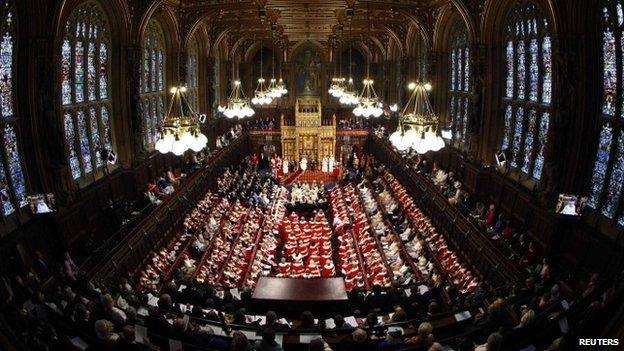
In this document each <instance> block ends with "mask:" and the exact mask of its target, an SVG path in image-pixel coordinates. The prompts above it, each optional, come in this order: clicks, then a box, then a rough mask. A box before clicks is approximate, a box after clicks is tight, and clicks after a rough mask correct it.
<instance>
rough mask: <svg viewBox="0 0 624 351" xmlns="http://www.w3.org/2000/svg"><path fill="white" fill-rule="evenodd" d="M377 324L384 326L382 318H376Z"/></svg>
mask: <svg viewBox="0 0 624 351" xmlns="http://www.w3.org/2000/svg"><path fill="white" fill-rule="evenodd" d="M377 324H384V322H383V317H381V316H379V317H377Z"/></svg>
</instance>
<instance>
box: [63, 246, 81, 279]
mask: <svg viewBox="0 0 624 351" xmlns="http://www.w3.org/2000/svg"><path fill="white" fill-rule="evenodd" d="M63 274H64V275H65V278H67V279H69V280H71V281H76V280H77V279H78V266H77V265H76V263H74V260H73V259H72V258H71V256H70V255H69V252H67V251H65V253H64V254H63Z"/></svg>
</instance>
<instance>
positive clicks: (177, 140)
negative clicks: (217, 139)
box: [155, 86, 208, 156]
mask: <svg viewBox="0 0 624 351" xmlns="http://www.w3.org/2000/svg"><path fill="white" fill-rule="evenodd" d="M186 90H187V89H186V87H185V86H180V87H173V88H171V90H170V92H171V94H173V98H172V99H171V102H170V104H169V109H168V111H167V115H166V116H165V119H164V121H163V123H162V126H161V129H162V131H161V135H160V137H159V139H158V140H157V141H156V145H155V148H156V150H157V151H158V152H160V153H163V154H166V153H169V152H172V153H173V154H175V155H177V156H180V155H182V154H184V152H186V151H187V150H193V151H195V152H198V151H201V150H202V149H203V148H205V147H206V144H207V143H208V138H206V136H205V135H204V134H203V133H202V132H201V128H200V123H199V120H198V119H197V117H196V114H195V113H194V112H193V110H192V108H191V107H190V106H189V104H188V102H187V101H186V95H185V93H186ZM174 107H177V108H174ZM178 108H179V109H178ZM174 110H175V112H174Z"/></svg>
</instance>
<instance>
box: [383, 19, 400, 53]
mask: <svg viewBox="0 0 624 351" xmlns="http://www.w3.org/2000/svg"><path fill="white" fill-rule="evenodd" d="M381 28H383V29H384V30H385V31H386V33H387V34H388V36H389V37H390V38H391V39H392V41H391V42H389V43H388V49H387V50H386V53H387V52H390V47H393V49H394V50H395V51H398V52H399V54H400V55H403V53H404V52H405V50H404V47H403V42H402V41H401V39H400V38H399V36H398V35H397V33H396V32H395V31H394V30H392V28H390V27H388V26H386V25H381ZM399 57H400V56H399Z"/></svg>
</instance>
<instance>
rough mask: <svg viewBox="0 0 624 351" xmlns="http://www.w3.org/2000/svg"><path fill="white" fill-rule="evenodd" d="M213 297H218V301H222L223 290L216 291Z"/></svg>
mask: <svg viewBox="0 0 624 351" xmlns="http://www.w3.org/2000/svg"><path fill="white" fill-rule="evenodd" d="M215 296H216V297H218V298H220V299H223V297H225V292H224V291H223V290H218V291H217V292H216V293H215Z"/></svg>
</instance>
